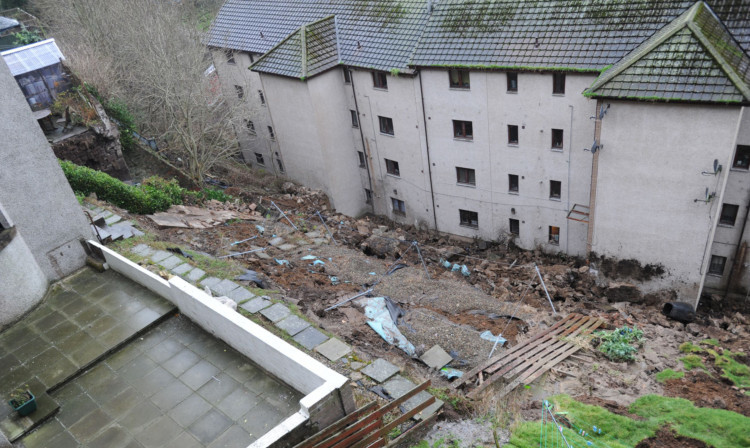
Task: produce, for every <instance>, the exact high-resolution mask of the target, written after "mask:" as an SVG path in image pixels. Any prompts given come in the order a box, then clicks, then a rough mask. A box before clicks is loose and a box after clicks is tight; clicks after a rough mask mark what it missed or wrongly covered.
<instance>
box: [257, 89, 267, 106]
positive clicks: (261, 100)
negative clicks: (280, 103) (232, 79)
mask: <svg viewBox="0 0 750 448" xmlns="http://www.w3.org/2000/svg"><path fill="white" fill-rule="evenodd" d="M258 98H260V104H266V96H265V95H263V91H262V90H258Z"/></svg>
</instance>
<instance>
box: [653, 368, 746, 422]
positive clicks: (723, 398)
mask: <svg viewBox="0 0 750 448" xmlns="http://www.w3.org/2000/svg"><path fill="white" fill-rule="evenodd" d="M718 375H719V373H718V372H716V371H714V372H713V373H712V376H709V375H708V373H706V372H703V371H701V370H693V371H690V372H687V373H685V377H684V378H679V379H674V380H669V381H667V384H666V385H665V386H664V395H666V396H668V397H680V398H687V399H688V400H690V401H692V402H693V403H695V405H696V406H698V407H704V408H716V409H726V410H728V411H733V412H737V413H738V414H742V415H744V416H746V417H750V397H748V396H747V395H745V394H743V393H742V392H740V391H738V390H734V389H732V387H731V386H730V385H728V384H726V383H725V382H724V381H722V380H721V379H720V378H719V377H718Z"/></svg>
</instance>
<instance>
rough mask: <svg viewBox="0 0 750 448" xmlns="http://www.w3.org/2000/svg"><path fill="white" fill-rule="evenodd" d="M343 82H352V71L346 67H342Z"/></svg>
mask: <svg viewBox="0 0 750 448" xmlns="http://www.w3.org/2000/svg"><path fill="white" fill-rule="evenodd" d="M344 82H345V83H347V84H350V83H351V82H352V72H351V70H349V69H348V68H346V67H344Z"/></svg>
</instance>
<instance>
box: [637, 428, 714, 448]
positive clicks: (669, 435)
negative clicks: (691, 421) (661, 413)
mask: <svg viewBox="0 0 750 448" xmlns="http://www.w3.org/2000/svg"><path fill="white" fill-rule="evenodd" d="M635 448H708V445H706V444H705V443H703V442H701V441H700V440H695V439H691V438H689V437H683V436H679V435H677V434H676V433H675V432H674V431H672V430H671V429H670V428H662V429H660V430H658V431H657V432H656V435H655V436H654V437H649V438H648V439H645V440H642V441H641V442H640V443H639V444H638V445H636V446H635Z"/></svg>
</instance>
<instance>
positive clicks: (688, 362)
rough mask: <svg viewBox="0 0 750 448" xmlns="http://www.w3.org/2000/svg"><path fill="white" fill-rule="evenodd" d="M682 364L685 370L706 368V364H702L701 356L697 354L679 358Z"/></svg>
mask: <svg viewBox="0 0 750 448" xmlns="http://www.w3.org/2000/svg"><path fill="white" fill-rule="evenodd" d="M680 361H682V364H683V365H684V366H685V368H686V369H687V370H693V369H703V370H706V365H705V364H703V358H701V357H700V356H698V355H687V356H683V357H682V358H680Z"/></svg>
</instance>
